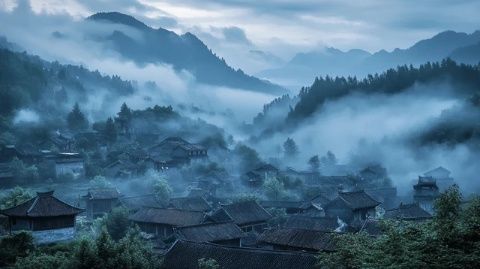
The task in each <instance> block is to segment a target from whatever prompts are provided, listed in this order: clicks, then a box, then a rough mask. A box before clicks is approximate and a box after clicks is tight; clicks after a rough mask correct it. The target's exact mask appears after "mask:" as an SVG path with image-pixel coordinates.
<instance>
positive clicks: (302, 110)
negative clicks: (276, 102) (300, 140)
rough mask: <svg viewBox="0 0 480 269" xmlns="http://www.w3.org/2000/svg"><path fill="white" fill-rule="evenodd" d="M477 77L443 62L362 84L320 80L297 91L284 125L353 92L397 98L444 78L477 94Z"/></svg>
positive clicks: (375, 77)
mask: <svg viewBox="0 0 480 269" xmlns="http://www.w3.org/2000/svg"><path fill="white" fill-rule="evenodd" d="M479 73H480V70H479V69H478V66H467V65H464V64H457V63H455V62H454V61H452V60H450V59H446V60H443V61H442V62H441V63H426V64H423V65H420V66H419V67H418V68H414V67H413V66H406V65H404V66H399V67H397V68H396V69H389V70H387V71H385V72H383V73H381V74H375V75H368V76H367V77H366V78H364V79H362V80H358V79H357V78H355V77H353V78H352V77H347V78H345V77H335V78H332V77H329V76H326V77H320V78H316V79H315V81H314V82H313V84H312V85H311V86H310V87H307V88H303V89H302V90H301V91H300V94H299V98H300V100H299V101H298V102H297V104H296V105H295V107H294V108H293V110H292V111H290V113H289V114H288V117H287V121H288V122H289V123H290V124H299V123H300V122H301V121H302V120H305V119H307V118H309V117H311V116H312V115H313V114H314V113H315V112H316V111H318V110H319V109H320V108H321V107H322V106H323V104H324V103H325V101H327V100H335V99H338V98H341V97H344V96H346V95H349V94H351V93H353V92H360V93H365V94H373V93H380V94H396V93H400V92H403V91H406V90H408V89H409V88H410V87H412V86H413V85H414V84H415V83H418V82H423V83H428V82H432V81H436V80H441V79H443V78H449V79H450V81H451V82H452V83H458V84H462V85H463V86H464V87H458V90H459V91H463V93H467V94H469V93H470V94H471V93H472V89H473V90H474V91H477V90H478V88H479V86H480V76H479ZM459 93H461V92H459Z"/></svg>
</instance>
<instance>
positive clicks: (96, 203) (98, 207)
mask: <svg viewBox="0 0 480 269" xmlns="http://www.w3.org/2000/svg"><path fill="white" fill-rule="evenodd" d="M117 204H118V199H102V200H87V216H88V217H89V218H97V217H101V216H103V215H104V214H105V213H109V212H110V211H112V208H113V207H115V206H116V205H117Z"/></svg>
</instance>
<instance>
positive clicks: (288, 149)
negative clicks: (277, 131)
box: [283, 137, 298, 158]
mask: <svg viewBox="0 0 480 269" xmlns="http://www.w3.org/2000/svg"><path fill="white" fill-rule="evenodd" d="M283 151H284V153H285V157H288V158H291V157H295V156H296V155H297V154H298V147H297V144H296V143H295V141H294V140H293V139H292V138H290V137H289V138H287V140H286V141H285V143H283Z"/></svg>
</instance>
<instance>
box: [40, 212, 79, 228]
mask: <svg viewBox="0 0 480 269" xmlns="http://www.w3.org/2000/svg"><path fill="white" fill-rule="evenodd" d="M74 226H75V216H73V215H72V216H59V217H46V218H32V219H31V228H32V230H33V231H44V230H52V229H62V228H71V227H74Z"/></svg>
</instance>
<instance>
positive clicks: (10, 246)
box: [0, 232, 34, 267]
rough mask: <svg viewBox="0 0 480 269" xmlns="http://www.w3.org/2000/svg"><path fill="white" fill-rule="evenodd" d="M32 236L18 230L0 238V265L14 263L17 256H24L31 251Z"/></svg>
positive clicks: (32, 246)
mask: <svg viewBox="0 0 480 269" xmlns="http://www.w3.org/2000/svg"><path fill="white" fill-rule="evenodd" d="M33 249H34V245H33V237H32V235H31V234H30V233H27V232H20V233H16V234H14V235H11V236H6V237H3V238H2V239H1V240H0V267H3V266H7V265H10V264H13V263H15V261H16V260H17V259H18V258H23V257H26V256H27V255H28V254H29V253H30V252H31V251H33Z"/></svg>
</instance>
